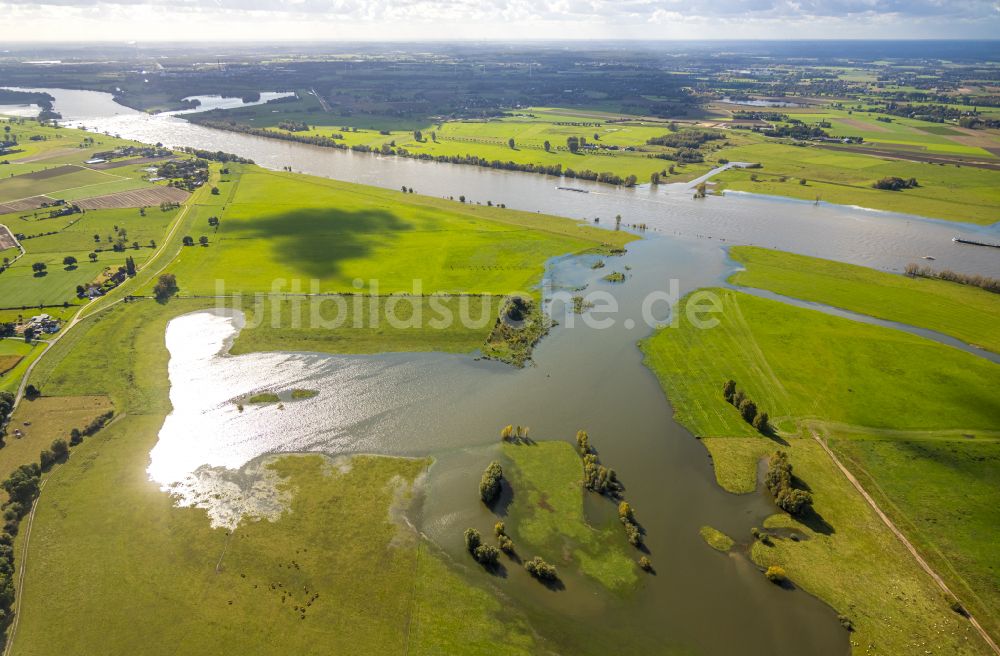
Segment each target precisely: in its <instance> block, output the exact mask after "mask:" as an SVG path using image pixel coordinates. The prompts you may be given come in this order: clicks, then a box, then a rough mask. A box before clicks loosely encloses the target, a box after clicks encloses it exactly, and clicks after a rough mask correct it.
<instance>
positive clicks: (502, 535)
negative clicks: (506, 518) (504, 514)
mask: <svg viewBox="0 0 1000 656" xmlns="http://www.w3.org/2000/svg"><path fill="white" fill-rule="evenodd" d="M493 530H494V532H496V534H497V544H498V545H499V547H500V551H502V552H504V553H506V554H512V553H514V541H513V540H511V539H510V536H509V535H507V527H506V526H504V523H503V522H497V523H496V524H495V525H494V526H493Z"/></svg>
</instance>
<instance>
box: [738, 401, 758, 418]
mask: <svg viewBox="0 0 1000 656" xmlns="http://www.w3.org/2000/svg"><path fill="white" fill-rule="evenodd" d="M739 410H740V414H741V415H742V416H743V421H745V422H747V423H748V424H753V420H754V419H755V418H756V417H757V404H756V403H754V402H753V401H751V400H750V399H743V401H741V402H740V405H739Z"/></svg>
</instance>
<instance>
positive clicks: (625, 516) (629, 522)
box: [618, 501, 642, 547]
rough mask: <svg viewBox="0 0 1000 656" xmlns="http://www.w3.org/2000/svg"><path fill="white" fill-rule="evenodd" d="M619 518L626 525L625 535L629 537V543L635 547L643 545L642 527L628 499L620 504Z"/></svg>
mask: <svg viewBox="0 0 1000 656" xmlns="http://www.w3.org/2000/svg"><path fill="white" fill-rule="evenodd" d="M618 519H619V520H621V523H622V525H623V526H624V527H625V537H627V538H628V543H629V544H631V545H632V546H633V547H640V546H642V529H641V528H639V524H638V522H636V521H635V512H634V511H633V510H632V506H631V505H629V503H628V501H622V502H621V503H619V504H618Z"/></svg>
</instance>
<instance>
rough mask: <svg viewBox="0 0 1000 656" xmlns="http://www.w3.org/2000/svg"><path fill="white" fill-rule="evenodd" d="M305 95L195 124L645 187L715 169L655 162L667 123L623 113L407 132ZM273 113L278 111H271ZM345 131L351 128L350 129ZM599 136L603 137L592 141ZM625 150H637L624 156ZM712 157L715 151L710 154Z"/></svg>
mask: <svg viewBox="0 0 1000 656" xmlns="http://www.w3.org/2000/svg"><path fill="white" fill-rule="evenodd" d="M300 96H301V97H302V99H301V100H299V101H298V102H297V103H281V104H276V105H273V106H269V105H260V106H258V107H251V108H242V109H238V110H227V111H221V112H207V113H205V114H203V115H199V116H196V117H194V118H193V120H195V121H198V120H201V119H206V120H211V121H222V120H236V121H237V122H239V123H241V124H245V125H248V126H252V127H254V128H266V129H268V130H270V131H273V132H275V133H279V134H286V135H289V134H290V135H293V136H295V137H321V136H322V137H330V136H331V135H341V136H342V138H336V142H337V143H339V144H343V145H345V146H348V147H350V146H356V145H364V146H368V147H370V148H373V149H380V148H381V147H382V146H383V144H389V145H390V146H391V147H393V148H394V149H398V148H403V149H405V150H406V151H408V152H409V153H411V154H413V155H427V156H430V157H466V156H468V155H472V156H475V157H479V158H482V159H486V160H488V161H494V160H499V161H501V162H514V163H516V164H532V165H535V166H541V167H552V166H562V168H563V170H566V169H573V170H574V171H576V172H581V171H586V170H590V171H595V172H597V173H604V172H608V173H612V174H615V175H618V176H620V177H622V178H625V177H627V176H629V175H634V176H636V179H637V180H638V182H639V183H640V184H642V183H646V182H649V178H650V174H652V173H654V172H657V173H664V172H668V171H669V168H670V166H671V165H674V168H675V173H674V174H673V175H670V174H669V173H667V174H666V175H664V177H665V178H666V180H665V181H666V182H671V181H673V182H678V181H682V180H690V179H692V178H695V177H697V176H699V175H701V174H702V173H704V172H705V171H707V170H708V169H709V168H710V167H709V166H708V165H707V164H705V163H692V164H681V163H679V162H673V161H669V160H664V159H657V158H653V157H650V155H655V154H662V153H673V152H675V150H676V149H674V148H667V147H661V146H649V145H647V144H646V142H647V140H649V139H651V138H654V137H661V136H663V135H665V134H668V129H667V124H666V122H662V121H652V120H644V119H642V118H641V117H624V118H629V119H631V120H627V121H620V120H618V119H621V118H623V117H622V115H620V114H604V113H601V112H583V113H580V112H576V111H574V110H572V109H560V108H546V107H532V108H528V109H524V110H520V111H518V112H516V113H511V114H510V115H507V116H505V117H503V118H494V119H489V120H473V119H468V120H453V121H445V122H442V123H414V124H412V125H409V124H400V123H399V122H398V121H389V122H386V119H385V118H384V117H371V118H367V117H359V116H350V117H347V116H337V115H334V114H328V113H325V112H323V111H322V109H321V108H320V107H319V105H318V103H316V101H315V98H314V97H312V96H311V95H308V94H302V93H300ZM274 109H277V110H278V111H277V112H274V111H273V110H274ZM290 123H294V124H301V123H304V124H306V126H307V127H308V128H309V129H308V130H301V129H297V130H295V131H294V132H292V131H290V130H288V129H285V128H282V127H281V125H282V124H286V125H287V124H290ZM347 126H352V127H351V129H349V130H345V129H344V128H345V127H347ZM359 126H360V127H359ZM417 130H419V131H420V132H421V139H420V141H417V139H416V137H415V134H414V133H415V131H417ZM383 132H386V133H387V134H383ZM431 133H433V134H434V137H432V136H431ZM595 135H597V137H598V138H596V139H595ZM569 137H583V138H585V139H586V141H587V143H591V144H595V145H601V144H604V145H607V146H616V147H617V149H616V150H592V149H583V150H580V151H578V152H576V153H573V152H570V150H569V148H568V146H567V139H568V138H569ZM510 139H513V140H514V147H513V148H511V147H510ZM546 141H547V142H549V150H548V151H546V149H545V142H546ZM716 143H718V142H716ZM625 148H635V149H636V150H631V151H626V150H624V149H625ZM707 150H710V148H706V151H707ZM418 191H419V189H418ZM477 200H478V199H477ZM483 200H485V199H483ZM494 200H496V199H494Z"/></svg>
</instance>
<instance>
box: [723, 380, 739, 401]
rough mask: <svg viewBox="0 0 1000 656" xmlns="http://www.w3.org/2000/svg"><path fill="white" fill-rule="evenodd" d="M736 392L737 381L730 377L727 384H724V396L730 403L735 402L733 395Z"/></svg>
mask: <svg viewBox="0 0 1000 656" xmlns="http://www.w3.org/2000/svg"><path fill="white" fill-rule="evenodd" d="M734 394H736V381H735V380H732V379H729V380H727V381H726V384H725V385H723V386H722V396H723V398H725V399H726V401H728V402H729V403H732V402H733V395H734Z"/></svg>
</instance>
